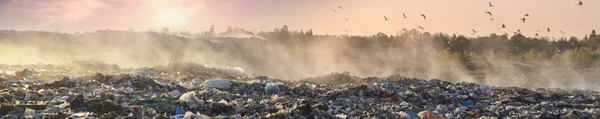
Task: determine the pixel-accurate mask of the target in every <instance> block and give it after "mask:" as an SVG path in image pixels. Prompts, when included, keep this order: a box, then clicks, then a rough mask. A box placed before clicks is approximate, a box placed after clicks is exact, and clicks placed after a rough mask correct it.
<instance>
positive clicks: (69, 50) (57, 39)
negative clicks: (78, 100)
mask: <svg viewBox="0 0 600 119" xmlns="http://www.w3.org/2000/svg"><path fill="white" fill-rule="evenodd" d="M173 34H174V33H159V32H133V31H96V32H91V33H80V34H64V33H55V32H37V31H2V32H1V35H0V37H1V38H0V62H1V63H2V64H10V65H15V64H37V63H42V64H73V63H74V62H79V63H82V62H102V63H106V64H107V65H109V66H93V67H88V68H99V67H100V68H102V69H114V68H115V67H118V68H137V67H154V66H160V65H163V66H164V65H168V64H169V63H181V62H183V63H186V62H191V63H198V64H205V65H208V66H215V67H240V68H242V69H243V71H246V72H250V73H254V74H261V75H267V76H270V77H275V78H281V79H287V80H299V79H302V78H307V77H314V76H321V75H326V74H329V73H332V72H346V71H347V72H350V73H351V75H355V76H361V77H367V76H387V75H392V74H400V75H404V76H408V77H416V78H425V79H442V80H449V81H454V82H460V81H467V82H477V83H485V84H491V85H500V86H520V87H551V88H585V89H597V88H596V87H595V86H597V84H598V83H596V81H595V79H597V78H598V74H596V73H594V72H598V71H597V70H596V69H593V68H590V69H585V70H581V69H577V68H574V65H575V64H574V63H572V60H571V59H569V57H568V55H569V53H568V52H567V53H563V54H560V55H555V56H554V57H552V58H551V60H548V61H540V62H533V63H529V62H525V63H523V62H514V61H511V60H507V58H506V57H509V56H502V55H490V54H487V55H483V56H481V57H480V58H478V59H479V60H481V62H484V64H480V65H486V66H488V67H486V69H482V70H477V71H473V70H468V68H467V67H466V66H465V65H467V64H462V63H460V60H461V59H460V56H457V54H453V53H450V52H448V51H447V50H446V49H441V45H444V43H445V42H438V41H436V40H435V38H436V37H433V36H434V35H432V34H430V33H427V32H425V33H420V32H418V31H415V30H412V31H409V32H407V33H403V34H398V35H395V36H389V35H385V34H382V33H380V34H375V35H373V36H327V35H324V36H323V35H319V36H317V35H315V36H312V35H305V34H302V33H292V34H294V35H283V36H280V37H279V38H280V39H276V38H262V37H258V36H256V37H254V36H247V35H236V36H240V37H237V38H236V37H227V36H220V37H182V36H181V35H173ZM436 35H441V34H436ZM373 39H377V40H373ZM496 47H502V46H496ZM499 49H508V48H499ZM496 52H500V53H498V54H502V53H501V52H507V51H496ZM484 54H485V53H484ZM111 64H114V65H115V66H110V65H111ZM240 70H241V69H240Z"/></svg>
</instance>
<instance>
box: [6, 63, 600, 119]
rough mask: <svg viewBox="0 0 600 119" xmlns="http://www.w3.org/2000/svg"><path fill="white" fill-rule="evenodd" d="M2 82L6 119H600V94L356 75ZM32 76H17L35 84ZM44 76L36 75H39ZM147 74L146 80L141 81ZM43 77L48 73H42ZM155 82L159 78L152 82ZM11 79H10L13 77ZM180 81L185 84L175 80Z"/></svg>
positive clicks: (181, 68) (192, 70) (212, 73)
mask: <svg viewBox="0 0 600 119" xmlns="http://www.w3.org/2000/svg"><path fill="white" fill-rule="evenodd" d="M171 66H173V67H162V68H161V67H158V68H156V69H150V68H145V69H139V70H135V69H134V70H130V71H133V72H137V73H123V74H113V75H110V74H102V73H96V74H95V75H84V76H80V77H68V76H65V77H62V78H56V79H53V81H54V82H47V83H44V82H37V81H31V80H27V81H26V80H21V79H18V78H16V79H15V78H3V79H2V80H0V81H2V82H0V86H1V87H2V88H1V89H2V90H0V103H1V105H0V115H2V118H37V117H40V118H65V117H73V118H78V117H99V118H184V117H187V118H394V119H395V118H403V119H405V118H447V119H453V118H600V109H599V104H600V103H599V102H598V101H600V95H599V94H598V92H595V91H590V90H572V89H545V88H535V89H530V88H519V87H496V86H488V85H479V84H475V83H468V82H458V83H453V82H447V81H443V80H438V79H431V80H424V79H416V78H408V77H403V76H400V75H391V76H387V77H366V78H361V77H356V76H351V75H350V74H349V73H347V72H345V73H332V74H330V75H325V76H320V77H312V78H305V79H302V80H300V81H286V80H279V79H269V78H268V77H266V76H253V75H249V74H245V73H240V72H241V71H242V70H228V69H227V68H226V69H227V70H224V69H222V68H209V67H204V66H199V67H191V66H186V65H177V64H172V65H171ZM30 71H32V69H27V70H22V71H20V72H18V73H16V74H17V75H19V76H16V75H14V76H12V77H23V76H31V75H33V74H32V73H29V72H30ZM36 71H37V70H36ZM140 71H142V72H148V71H149V72H150V73H143V74H144V75H138V74H139V73H140ZM38 73H43V72H38ZM146 74H151V75H146ZM5 77H10V76H5ZM173 77H180V78H173Z"/></svg>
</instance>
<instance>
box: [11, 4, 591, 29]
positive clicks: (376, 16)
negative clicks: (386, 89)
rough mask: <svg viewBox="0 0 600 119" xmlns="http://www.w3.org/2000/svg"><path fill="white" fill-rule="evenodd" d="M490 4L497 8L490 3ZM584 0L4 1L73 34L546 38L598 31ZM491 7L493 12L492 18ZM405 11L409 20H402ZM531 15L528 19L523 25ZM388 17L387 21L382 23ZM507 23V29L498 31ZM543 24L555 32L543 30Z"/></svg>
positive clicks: (40, 25)
mask: <svg viewBox="0 0 600 119" xmlns="http://www.w3.org/2000/svg"><path fill="white" fill-rule="evenodd" d="M488 2H491V3H492V4H494V7H493V8H490V7H488ZM583 2H584V5H583V6H578V5H577V3H578V1H577V0H0V29H16V30H47V31H63V32H74V31H94V30H98V29H115V30H127V29H134V30H150V29H160V28H161V27H169V28H170V29H172V30H185V31H191V32H202V31H204V30H207V29H208V28H209V27H210V25H212V24H214V25H216V26H217V29H218V30H224V29H225V28H226V27H227V26H229V25H231V26H236V27H242V28H246V29H249V30H254V31H259V30H272V29H274V28H280V27H281V26H283V25H288V26H289V27H290V29H293V30H300V29H313V30H314V31H315V32H316V33H319V34H342V33H344V30H348V31H349V33H350V34H358V35H364V34H366V33H376V32H384V33H387V34H396V33H397V32H398V31H401V29H402V28H407V29H412V28H416V26H423V27H424V28H425V30H426V31H431V32H444V33H456V32H458V33H461V34H466V35H470V34H471V29H475V30H477V31H479V33H478V35H488V34H490V33H498V34H503V33H504V32H508V33H510V34H512V32H514V31H516V29H521V31H522V32H523V34H525V35H530V36H533V34H535V33H536V31H538V30H539V31H542V32H540V33H539V34H540V35H542V36H551V37H560V36H577V37H582V36H583V35H585V34H589V33H590V32H591V30H593V29H596V30H600V22H599V21H600V16H599V14H598V13H599V12H598V11H600V1H598V0H583ZM337 5H341V6H342V7H344V9H339V8H337ZM333 10H336V11H337V12H338V13H335V12H333ZM486 11H490V12H492V13H493V15H494V18H495V19H494V20H493V21H490V20H489V19H490V18H492V17H490V16H489V15H488V14H486V13H485V12H486ZM402 13H405V14H406V15H407V17H408V18H407V19H403V18H402ZM526 13H527V14H529V15H530V16H529V17H527V21H526V23H522V22H521V21H520V19H521V18H522V17H524V16H523V15H524V14H526ZM420 14H425V15H426V16H427V20H423V19H422V18H421V17H420ZM384 15H385V16H387V17H388V18H389V19H390V20H388V21H384V18H383V16H384ZM345 18H348V19H349V20H348V21H345V20H344V19H345ZM502 24H505V25H506V27H507V28H505V29H502V28H500V27H501V25H502ZM546 27H550V29H551V30H552V31H551V32H546ZM560 30H562V31H565V32H566V34H564V35H563V34H561V33H560V32H559V31H560Z"/></svg>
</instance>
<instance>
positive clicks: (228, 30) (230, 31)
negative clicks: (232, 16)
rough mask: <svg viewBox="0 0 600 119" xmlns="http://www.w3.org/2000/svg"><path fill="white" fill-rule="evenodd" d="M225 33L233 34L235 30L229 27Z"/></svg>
mask: <svg viewBox="0 0 600 119" xmlns="http://www.w3.org/2000/svg"><path fill="white" fill-rule="evenodd" d="M225 33H233V28H231V26H228V27H227V30H225Z"/></svg>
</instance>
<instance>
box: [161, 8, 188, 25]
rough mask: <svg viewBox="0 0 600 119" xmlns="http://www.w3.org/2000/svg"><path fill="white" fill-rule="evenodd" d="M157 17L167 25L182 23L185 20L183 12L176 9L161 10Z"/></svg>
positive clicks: (162, 23)
mask: <svg viewBox="0 0 600 119" xmlns="http://www.w3.org/2000/svg"><path fill="white" fill-rule="evenodd" d="M156 18H157V20H158V23H159V24H160V25H162V26H165V27H169V26H175V25H182V24H183V22H184V21H185V16H184V15H183V13H181V12H179V11H175V10H165V11H160V12H158V13H157V14H156Z"/></svg>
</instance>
